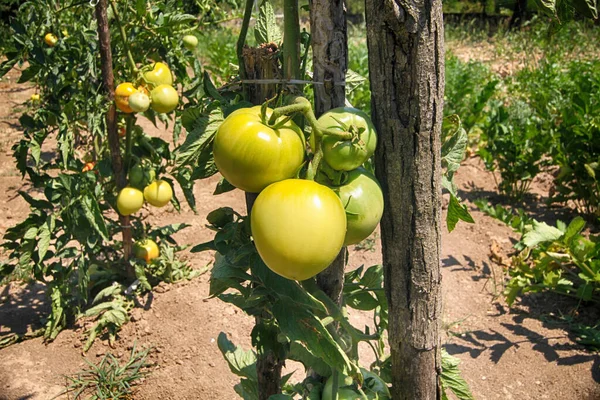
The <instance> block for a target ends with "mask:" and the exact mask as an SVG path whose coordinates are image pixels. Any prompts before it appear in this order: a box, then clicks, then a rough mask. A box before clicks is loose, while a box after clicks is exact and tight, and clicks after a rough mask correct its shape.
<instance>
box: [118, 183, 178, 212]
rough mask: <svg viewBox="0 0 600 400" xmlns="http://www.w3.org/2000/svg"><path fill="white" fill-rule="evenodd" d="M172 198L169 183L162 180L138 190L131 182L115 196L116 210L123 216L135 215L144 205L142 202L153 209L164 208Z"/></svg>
mask: <svg viewBox="0 0 600 400" xmlns="http://www.w3.org/2000/svg"><path fill="white" fill-rule="evenodd" d="M172 198H173V189H172V188H171V185H170V184H169V182H167V181H164V180H162V179H157V180H153V181H152V182H150V183H149V184H147V185H146V186H145V187H144V190H143V191H142V190H140V189H139V188H137V187H135V186H134V185H133V184H132V183H131V181H130V183H129V185H128V186H126V187H124V188H123V189H121V191H120V192H119V195H118V196H117V210H118V211H119V214H121V215H123V216H127V215H131V214H135V213H136V212H138V211H139V210H140V209H141V208H142V206H143V205H144V200H145V201H146V202H148V203H149V204H151V205H153V206H154V207H164V206H166V205H167V204H168V203H169V202H170V201H171V199H172Z"/></svg>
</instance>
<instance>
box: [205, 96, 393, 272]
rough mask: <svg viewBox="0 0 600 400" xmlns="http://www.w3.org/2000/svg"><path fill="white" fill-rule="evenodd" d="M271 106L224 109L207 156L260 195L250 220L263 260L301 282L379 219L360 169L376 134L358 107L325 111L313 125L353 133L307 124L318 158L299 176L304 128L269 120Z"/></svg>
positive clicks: (378, 197) (373, 184)
mask: <svg viewBox="0 0 600 400" xmlns="http://www.w3.org/2000/svg"><path fill="white" fill-rule="evenodd" d="M272 112H273V111H272V110H271V109H266V112H263V111H262V109H261V107H260V106H256V107H252V108H243V109H239V110H236V111H234V112H233V113H231V114H230V115H229V116H228V117H227V118H226V119H225V120H224V121H223V123H222V124H221V125H220V127H219V128H218V130H217V133H216V136H215V139H214V143H213V155H214V160H215V164H216V166H217V168H218V169H219V172H220V173H221V174H222V175H223V176H224V177H225V179H227V180H228V181H229V182H230V183H231V184H232V185H234V186H235V187H237V188H239V189H242V190H244V191H246V192H251V193H259V194H258V196H257V198H256V201H255V202H254V206H253V208H252V212H251V216H250V225H251V230H252V236H253V239H254V243H255V245H256V248H257V251H258V253H259V255H260V256H261V258H262V259H263V261H264V262H265V264H266V265H267V266H268V267H269V268H270V269H271V270H273V271H274V272H276V273H277V274H279V275H281V276H283V277H286V278H288V279H293V280H305V279H308V278H311V277H313V276H315V275H316V274H318V273H319V272H321V271H323V270H324V269H325V268H327V266H329V265H330V264H331V262H332V261H333V260H334V259H335V257H336V256H337V254H338V253H339V252H340V250H341V249H342V247H343V246H347V245H351V244H355V243H358V242H360V241H362V240H364V239H365V238H367V237H368V236H369V235H370V234H371V233H372V232H373V231H374V230H375V228H376V227H377V224H378V223H379V220H380V219H381V216H382V214H383V195H382V192H381V188H380V186H379V183H378V182H377V180H376V179H375V177H374V176H373V175H372V174H371V173H370V172H368V171H367V170H366V169H365V168H363V167H362V166H363V164H364V163H366V162H367V161H368V160H369V158H370V157H371V156H372V155H373V153H374V151H375V146H376V143H377V135H376V132H375V129H374V127H373V123H372V122H371V120H370V118H369V117H368V115H367V114H366V113H364V112H363V111H360V110H357V109H354V108H337V109H333V110H330V111H329V112H327V113H325V114H324V115H322V116H321V117H320V118H319V120H318V121H317V123H318V125H319V127H321V128H323V129H324V130H329V131H332V130H334V131H338V132H345V133H348V132H349V133H351V136H352V137H351V138H350V139H347V140H343V139H340V138H339V136H336V135H325V136H324V137H323V140H322V141H320V140H317V139H316V135H315V132H314V128H313V133H312V134H311V137H310V138H309V144H310V148H311V150H312V153H313V154H317V153H318V154H321V151H322V155H323V162H321V163H320V167H319V172H318V173H317V174H316V176H315V180H314V181H313V180H308V179H298V178H297V177H298V175H299V174H300V173H301V171H302V170H303V168H302V167H303V166H304V165H305V162H306V160H307V145H306V139H305V136H304V133H303V132H302V130H301V129H300V128H299V127H298V126H297V125H296V124H295V123H294V122H293V121H292V120H291V119H289V118H286V117H281V118H280V119H279V120H277V121H276V122H275V123H274V124H269V123H268V120H269V118H270V116H271V114H272ZM317 146H320V147H321V149H320V150H319V149H317V148H316V147H317ZM315 161H318V160H315V159H313V162H315Z"/></svg>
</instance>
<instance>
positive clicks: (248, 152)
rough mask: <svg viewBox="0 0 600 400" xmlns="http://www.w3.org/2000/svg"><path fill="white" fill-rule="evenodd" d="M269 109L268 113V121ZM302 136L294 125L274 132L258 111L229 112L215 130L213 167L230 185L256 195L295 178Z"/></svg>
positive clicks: (298, 167)
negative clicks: (273, 184) (271, 185)
mask: <svg viewBox="0 0 600 400" xmlns="http://www.w3.org/2000/svg"><path fill="white" fill-rule="evenodd" d="M271 112H272V110H271V109H268V110H267V118H269V116H270V115H271ZM304 150H305V143H304V135H303V134H302V131H301V130H300V128H298V126H297V125H296V124H295V123H294V122H293V121H289V122H287V123H286V124H285V125H284V126H283V127H281V128H278V129H277V130H274V129H272V128H270V127H269V126H267V125H265V124H263V122H262V120H261V108H260V106H255V107H252V108H242V109H239V110H236V111H234V112H233V113H231V114H230V115H229V116H228V117H227V118H226V119H225V121H223V123H222V124H221V126H219V128H218V129H217V133H216V136H215V139H214V143H213V155H214V159H215V164H216V166H217V168H218V169H219V172H220V173H221V175H223V176H224V177H225V179H227V181H229V182H230V183H231V184H232V185H233V186H235V187H237V188H239V189H242V190H244V191H246V192H251V193H258V192H260V191H261V190H263V189H264V188H266V187H267V186H268V185H270V184H271V183H274V182H278V181H281V180H284V179H288V178H292V177H294V176H296V173H297V172H298V170H299V169H300V167H301V166H302V163H303V162H304Z"/></svg>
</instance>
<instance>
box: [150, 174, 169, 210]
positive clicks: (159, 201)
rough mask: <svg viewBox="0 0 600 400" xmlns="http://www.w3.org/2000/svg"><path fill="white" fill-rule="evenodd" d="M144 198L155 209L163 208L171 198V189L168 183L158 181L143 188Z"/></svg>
mask: <svg viewBox="0 0 600 400" xmlns="http://www.w3.org/2000/svg"><path fill="white" fill-rule="evenodd" d="M144 198H145V199H146V201H147V202H148V203H150V204H152V205H153V206H155V207H163V206H166V205H167V204H168V203H169V202H170V201H171V199H172V198H173V189H171V185H169V182H167V181H163V180H160V179H159V180H156V181H154V182H152V183H151V184H149V185H148V186H146V187H145V188H144Z"/></svg>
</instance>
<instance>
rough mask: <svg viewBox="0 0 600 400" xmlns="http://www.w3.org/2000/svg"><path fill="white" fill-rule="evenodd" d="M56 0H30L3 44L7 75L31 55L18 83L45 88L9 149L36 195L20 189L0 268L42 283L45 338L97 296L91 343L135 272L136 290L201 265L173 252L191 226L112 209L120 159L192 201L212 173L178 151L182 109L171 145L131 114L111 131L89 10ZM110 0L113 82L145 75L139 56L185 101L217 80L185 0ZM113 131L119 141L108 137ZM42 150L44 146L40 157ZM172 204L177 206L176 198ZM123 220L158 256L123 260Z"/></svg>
mask: <svg viewBox="0 0 600 400" xmlns="http://www.w3.org/2000/svg"><path fill="white" fill-rule="evenodd" d="M59 3H61V2H57V1H54V0H44V1H26V2H24V3H23V5H22V6H21V7H20V9H19V12H18V14H17V16H16V18H15V19H13V20H12V22H11V35H9V37H7V38H5V39H4V42H3V46H4V48H5V49H6V52H5V56H6V59H5V60H4V61H3V62H2V64H1V65H0V76H2V75H4V74H6V73H7V72H8V71H9V70H10V69H11V68H12V67H13V66H14V65H16V64H20V65H24V68H23V70H22V73H21V76H20V78H19V81H18V82H19V83H21V84H30V85H31V84H33V85H35V86H36V92H37V93H39V96H40V98H39V101H36V102H35V104H33V105H32V106H31V107H29V108H27V109H26V110H25V113H24V114H23V115H22V116H21V117H20V119H19V122H20V124H21V126H22V128H23V131H24V133H23V136H22V138H21V139H20V141H19V142H18V143H17V144H15V146H14V147H13V152H14V153H13V154H14V157H15V161H16V165H17V169H18V170H19V172H20V173H21V174H22V175H23V177H27V179H28V180H29V181H30V182H31V184H32V187H33V188H34V191H36V192H37V193H38V194H37V195H35V196H36V197H34V195H32V194H30V193H27V192H21V193H20V194H21V196H22V197H23V198H24V199H25V201H27V202H28V203H29V205H30V213H29V215H28V217H27V218H26V219H25V220H23V221H21V222H19V223H18V224H17V225H15V226H14V227H12V228H10V229H8V230H7V232H6V234H5V236H4V243H3V245H2V246H3V247H4V248H5V249H6V250H7V252H6V253H7V256H8V258H9V259H8V262H7V263H3V264H2V266H1V269H0V278H4V277H6V276H9V275H10V276H15V274H16V275H17V276H23V275H27V274H30V275H31V276H33V278H34V279H36V280H37V281H40V282H43V283H45V284H46V285H47V295H48V297H49V299H50V302H51V312H50V314H49V315H48V316H47V318H45V321H44V324H45V329H44V338H45V340H47V341H49V340H53V339H54V338H55V337H56V335H58V333H59V332H60V331H61V330H62V329H63V328H64V327H66V326H69V325H71V324H72V323H74V321H75V319H76V318H77V316H79V315H85V314H86V311H85V310H86V309H88V308H89V307H90V306H92V305H93V309H92V311H89V310H88V311H89V312H88V313H87V314H88V317H95V318H97V321H96V325H95V327H94V328H92V330H90V339H91V341H93V339H94V337H95V336H96V335H98V334H100V333H102V332H105V331H106V332H108V333H109V337H114V334H115V332H116V330H118V329H119V327H120V326H121V325H122V324H123V323H124V322H126V321H127V320H128V316H127V311H128V310H129V309H130V301H131V296H132V295H133V294H134V293H133V292H132V291H131V290H126V289H127V288H129V287H130V286H131V285H132V284H134V283H135V282H134V281H136V280H137V281H138V283H137V284H134V285H133V286H134V287H135V288H136V292H135V293H141V292H142V291H145V290H150V289H151V287H152V286H153V285H156V284H157V283H158V282H160V281H167V282H173V281H176V280H179V279H185V278H190V277H192V276H194V275H195V272H193V271H192V270H191V268H190V266H189V265H188V264H186V263H182V262H180V261H179V260H177V257H176V256H175V253H176V252H178V251H180V250H182V248H181V247H174V246H172V245H174V244H175V241H174V239H173V237H172V235H173V234H175V233H177V232H178V231H179V230H181V229H183V228H185V227H186V226H187V225H184V224H175V225H170V226H165V227H162V228H157V229H153V228H151V227H150V226H149V225H147V224H144V223H143V220H142V218H141V217H140V216H132V217H131V219H130V220H128V221H127V223H123V220H122V219H121V218H122V217H117V216H116V214H115V211H116V210H115V203H116V196H117V191H118V190H119V189H120V188H121V186H122V184H123V182H119V180H120V179H122V177H121V176H119V171H117V170H113V167H114V165H115V157H117V156H118V158H119V159H120V163H122V167H123V170H124V171H125V172H126V173H127V172H131V170H132V169H133V168H134V167H139V166H143V168H144V169H145V170H146V172H148V174H147V175H148V176H151V177H152V178H151V179H150V180H152V179H154V177H155V176H156V175H159V176H160V178H161V179H163V180H164V181H166V182H168V184H169V185H170V186H174V184H176V183H177V184H179V186H180V187H181V189H182V192H183V195H184V197H185V200H186V201H187V202H188V204H189V205H190V207H191V208H192V209H193V210H195V198H194V193H193V181H194V180H196V179H200V178H203V177H205V176H206V175H202V173H198V174H197V175H196V176H192V172H193V171H194V169H193V168H195V167H196V165H195V164H193V163H189V162H188V161H190V160H189V159H185V158H182V157H181V154H182V147H181V146H178V143H179V136H180V134H181V133H182V122H181V121H182V118H179V117H178V118H175V122H174V123H173V140H172V143H169V142H168V141H166V140H163V139H161V138H158V137H151V136H149V135H148V134H146V133H145V132H144V129H143V128H142V126H141V124H138V123H137V120H136V118H137V116H135V115H133V114H127V115H123V114H119V120H120V121H119V122H120V128H119V130H122V131H123V133H124V135H123V137H122V138H121V139H119V138H118V137H116V136H112V138H111V133H110V132H109V130H110V129H109V126H108V122H107V121H108V119H107V118H106V115H107V112H108V110H109V109H110V107H111V103H110V102H109V101H108V98H107V96H106V93H105V89H104V87H103V84H102V83H103V82H102V79H101V78H102V76H103V71H104V70H103V68H102V60H101V57H99V52H100V47H99V45H98V39H97V35H98V33H97V22H96V19H95V18H94V12H93V8H92V7H90V5H89V4H88V3H85V2H80V3H74V4H72V5H69V6H68V7H62V6H61V4H59ZM110 3H111V8H110V10H109V12H108V20H109V22H110V33H111V38H112V41H111V45H112V46H111V51H112V56H113V61H114V63H113V65H111V66H110V67H111V68H112V67H114V70H113V72H114V76H115V85H116V84H119V83H121V82H123V81H134V80H135V79H137V77H139V76H141V75H142V71H140V69H139V68H138V66H142V67H141V68H143V67H144V66H150V67H151V64H152V63H153V62H154V61H162V62H166V63H167V64H168V65H169V67H170V70H171V72H172V73H173V75H174V77H175V84H176V85H177V86H178V87H179V88H180V91H181V94H182V96H183V97H184V98H185V99H186V100H185V104H186V105H187V106H192V105H194V104H197V103H198V100H200V99H201V98H202V97H203V96H204V93H205V91H206V90H210V89H211V88H212V86H211V85H212V84H211V83H210V78H209V77H208V74H206V73H203V71H202V69H201V66H200V63H199V62H198V60H197V59H196V57H195V55H194V54H193V53H192V52H191V51H190V50H188V49H186V48H185V47H184V45H183V42H182V40H181V38H182V36H183V35H184V34H186V33H189V32H191V31H195V30H196V29H197V24H200V23H202V21H198V19H197V18H196V17H195V16H193V15H189V14H183V13H182V12H181V11H179V10H180V9H181V5H182V2H181V1H180V0H169V1H166V2H165V1H162V2H137V3H136V4H135V5H132V6H130V5H129V4H128V2H123V1H116V0H114V1H111V2H110ZM63 6H64V4H63ZM216 10H217V9H215V10H214V11H216ZM65 27H68V29H69V30H70V32H68V31H67V30H66V29H65ZM47 33H54V34H55V35H56V36H57V37H58V41H57V43H56V44H54V45H53V46H50V45H48V44H46V43H44V40H43V38H44V36H45V35H46V34H47ZM134 54H135V57H134V56H133V55H134ZM25 62H26V63H25ZM136 71H137V73H136ZM171 72H169V75H170V74H171ZM169 78H171V77H169ZM142 81H143V80H142ZM206 81H208V82H206ZM143 82H144V81H143ZM182 113H184V107H179V108H178V109H177V110H175V111H174V114H175V115H176V116H181V114H182ZM139 116H140V117H144V118H147V119H148V120H149V121H150V122H152V123H153V124H155V125H157V124H158V123H160V122H162V123H164V124H165V125H166V126H169V125H170V124H171V118H170V117H168V116H167V115H166V114H164V113H158V112H155V111H153V110H152V109H149V110H148V111H146V112H145V113H144V114H143V115H142V114H139ZM115 134H116V132H113V133H112V135H115ZM111 140H116V144H115V143H114V142H113V143H112V145H111ZM42 149H44V150H42ZM183 151H185V148H183ZM43 152H45V153H46V154H47V155H46V156H42V153H43ZM115 171H116V172H115ZM150 171H151V174H150ZM147 183H150V182H147ZM171 204H172V205H173V207H174V208H175V209H177V210H178V209H179V208H180V200H179V199H178V198H177V197H173V200H172V201H171ZM125 230H130V232H132V234H133V235H132V236H133V237H135V238H140V237H142V238H143V237H151V238H152V239H154V240H155V241H158V242H159V243H160V245H161V248H162V250H163V255H162V256H161V257H159V258H158V259H157V260H155V262H153V263H151V264H148V265H145V266H144V267H142V266H140V263H141V261H137V260H126V258H128V255H129V253H128V252H127V251H126V249H127V248H128V246H129V247H130V245H131V243H130V242H131V239H129V240H127V241H121V240H120V239H119V238H118V234H119V233H121V232H122V231H125ZM167 243H170V244H171V245H168V244H167ZM115 282H116V284H115V285H114V286H113V283H115ZM105 289H106V290H105ZM92 299H94V300H92ZM90 344H91V342H89V343H88V345H87V346H86V347H89V345H90Z"/></svg>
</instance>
